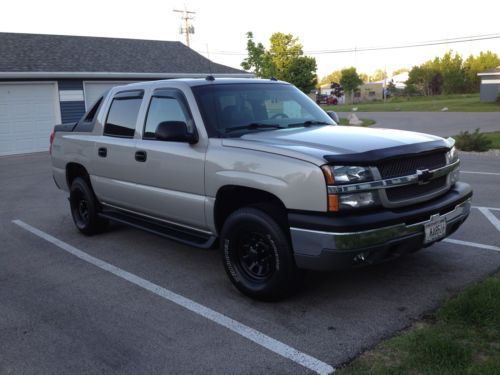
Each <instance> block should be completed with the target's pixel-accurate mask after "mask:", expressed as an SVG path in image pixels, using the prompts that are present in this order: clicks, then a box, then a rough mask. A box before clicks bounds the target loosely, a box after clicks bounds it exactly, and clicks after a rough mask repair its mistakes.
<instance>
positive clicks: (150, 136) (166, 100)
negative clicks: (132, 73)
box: [134, 89, 206, 229]
mask: <svg viewBox="0 0 500 375" xmlns="http://www.w3.org/2000/svg"><path fill="white" fill-rule="evenodd" d="M164 121H182V122H185V123H186V124H187V127H188V131H189V132H192V133H194V132H196V127H195V124H194V120H193V116H192V114H191V111H190V109H189V106H188V103H187V101H186V98H185V96H184V94H183V93H182V92H181V91H180V90H178V89H157V90H155V91H154V92H153V94H152V96H151V99H150V101H149V103H148V110H147V114H146V118H145V121H144V125H143V130H142V139H138V140H137V143H136V153H138V154H139V155H142V159H141V160H139V161H135V167H134V175H135V178H136V181H137V183H138V185H140V187H139V188H138V191H139V194H140V199H141V203H142V207H143V210H144V211H145V213H147V214H149V215H151V216H154V217H157V218H161V219H164V220H168V221H172V222H174V223H178V224H184V225H187V226H190V227H193V228H197V229H203V228H205V227H206V223H205V214H204V205H205V187H204V161H205V152H206V144H205V143H203V142H198V143H196V144H189V143H187V142H177V141H163V140H158V139H156V137H155V130H156V128H157V126H158V125H159V124H160V123H161V122H164Z"/></svg>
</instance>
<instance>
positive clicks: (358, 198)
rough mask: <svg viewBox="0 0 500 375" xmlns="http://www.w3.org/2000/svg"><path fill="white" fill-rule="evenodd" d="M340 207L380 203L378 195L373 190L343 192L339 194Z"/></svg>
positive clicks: (359, 206) (360, 206) (358, 206)
mask: <svg viewBox="0 0 500 375" xmlns="http://www.w3.org/2000/svg"><path fill="white" fill-rule="evenodd" d="M339 200H340V202H339V203H340V208H343V209H349V208H351V209H352V208H362V207H370V206H376V205H378V204H379V200H378V195H377V194H376V193H373V192H365V193H354V194H341V195H339Z"/></svg>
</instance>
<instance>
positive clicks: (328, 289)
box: [0, 153, 500, 374]
mask: <svg viewBox="0 0 500 375" xmlns="http://www.w3.org/2000/svg"><path fill="white" fill-rule="evenodd" d="M461 159H462V170H463V171H464V173H462V175H461V179H462V180H463V181H466V182H468V183H470V184H472V186H473V188H474V192H475V195H474V198H473V205H474V208H473V209H472V212H471V215H470V217H469V219H468V221H467V222H466V223H465V224H464V225H463V226H462V228H461V229H460V230H459V231H458V232H457V233H456V234H455V235H453V236H452V238H451V239H452V241H447V242H440V243H438V244H435V245H433V246H431V247H429V248H427V249H424V250H422V251H420V252H418V253H416V254H414V255H412V256H409V257H406V258H403V259H399V260H396V261H393V262H390V263H385V264H381V265H378V266H374V267H370V268H364V269H358V270H353V271H347V272H336V273H309V274H307V275H306V278H305V281H304V285H303V287H302V288H301V290H300V291H299V293H298V294H297V295H296V296H294V297H293V298H290V299H288V300H285V301H282V302H279V303H262V302H256V301H252V300H249V299H248V298H245V297H244V296H242V295H241V294H239V293H238V292H237V291H236V290H235V289H234V288H233V287H232V285H231V284H230V283H229V281H228V280H227V278H226V275H225V273H224V270H223V267H222V264H221V261H220V257H219V253H218V252H217V251H215V250H199V249H194V248H190V247H187V246H183V245H179V244H177V243H174V242H171V241H168V240H165V239H163V238H159V237H156V236H154V235H151V234H148V233H144V232H141V231H138V230H135V229H131V228H128V227H124V226H120V225H113V226H112V227H111V229H110V231H108V232H106V233H104V234H102V235H99V236H95V237H84V236H82V235H81V234H79V233H78V232H77V230H76V229H75V227H74V225H73V222H72V220H71V216H70V212H69V208H68V202H67V200H66V195H65V193H63V192H61V191H59V190H57V188H56V187H55V185H54V183H53V181H52V177H51V172H50V160H49V156H48V155H47V154H45V153H42V154H33V155H26V156H13V157H3V158H0V196H1V198H0V240H1V243H0V338H1V339H0V373H2V374H4V373H6V374H10V373H12V374H19V373H23V374H35V373H36V374H40V373H44V374H45V373H50V374H58V373H117V374H118V373H120V374H128V373H134V374H136V373H148V374H156V373H208V374H211V373H217V374H220V373H252V374H259V373H273V374H274V373H293V374H302V373H313V372H328V371H329V370H331V369H333V368H335V367H338V366H339V365H341V364H343V363H345V362H346V361H348V360H349V359H350V358H352V357H354V356H356V355H357V354H358V353H360V352H361V351H363V350H365V349H366V348H369V347H371V346H373V345H374V344H376V343H377V342H379V341H380V340H381V339H383V338H385V337H388V336H391V335H393V334H395V333H397V332H398V331H399V330H401V329H403V328H405V327H408V326H409V325H411V324H412V322H414V321H415V320H416V319H419V318H420V317H422V315H424V314H425V313H426V312H428V311H431V310H432V309H434V308H435V307H436V306H438V305H439V304H440V303H441V302H442V301H443V300H445V299H446V298H448V297H450V296H452V295H454V294H456V293H457V292H458V291H460V290H461V289H463V288H464V287H465V286H466V285H468V284H470V283H472V282H474V281H477V280H480V279H482V278H484V277H486V276H487V275H489V274H492V273H494V272H495V271H497V270H498V269H499V267H500V194H499V188H498V186H499V184H500V163H499V161H500V156H495V155H493V154H492V153H490V154H485V155H474V154H462V155H461ZM13 220H19V221H18V222H17V224H16V223H14V222H13ZM23 223H24V224H23ZM30 228H31V231H30ZM27 229H28V230H27ZM37 231H39V232H37ZM79 252H82V253H79ZM75 255H76V256H75Z"/></svg>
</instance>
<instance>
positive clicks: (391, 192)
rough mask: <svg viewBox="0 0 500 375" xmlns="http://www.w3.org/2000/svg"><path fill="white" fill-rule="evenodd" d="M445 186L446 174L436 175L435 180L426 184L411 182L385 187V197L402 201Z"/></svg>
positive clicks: (394, 200)
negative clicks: (399, 185) (409, 183)
mask: <svg viewBox="0 0 500 375" xmlns="http://www.w3.org/2000/svg"><path fill="white" fill-rule="evenodd" d="M445 186H446V176H442V177H438V178H436V179H435V180H431V181H429V183H428V184H425V185H418V184H411V185H405V186H401V187H396V188H391V189H387V190H386V191H385V192H386V194H387V199H389V200H390V201H393V202H397V201H402V200H405V199H408V198H418V197H421V196H425V195H428V194H432V193H434V192H435V191H438V190H441V189H442V188H444V187H445Z"/></svg>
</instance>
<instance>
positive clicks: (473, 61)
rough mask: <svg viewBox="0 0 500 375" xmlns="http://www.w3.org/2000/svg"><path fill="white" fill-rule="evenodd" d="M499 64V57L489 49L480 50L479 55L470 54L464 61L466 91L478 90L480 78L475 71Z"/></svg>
mask: <svg viewBox="0 0 500 375" xmlns="http://www.w3.org/2000/svg"><path fill="white" fill-rule="evenodd" d="M499 65H500V58H499V57H498V55H497V54H496V53H494V52H491V51H486V52H481V53H480V54H479V56H473V55H470V56H469V57H468V58H467V60H465V61H464V71H465V85H466V90H467V92H478V91H479V86H480V83H481V79H480V78H479V77H478V75H477V73H480V72H483V71H485V70H489V69H493V68H496V67H497V66H499Z"/></svg>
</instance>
